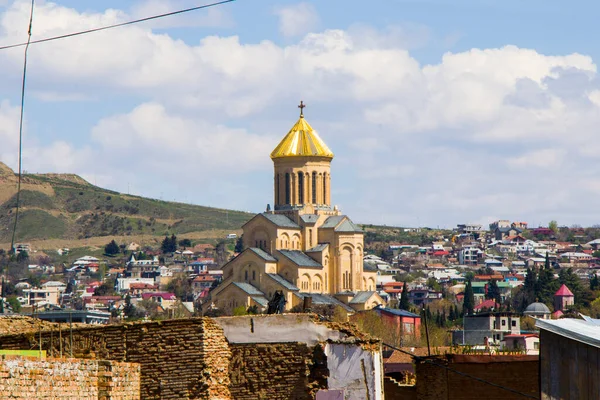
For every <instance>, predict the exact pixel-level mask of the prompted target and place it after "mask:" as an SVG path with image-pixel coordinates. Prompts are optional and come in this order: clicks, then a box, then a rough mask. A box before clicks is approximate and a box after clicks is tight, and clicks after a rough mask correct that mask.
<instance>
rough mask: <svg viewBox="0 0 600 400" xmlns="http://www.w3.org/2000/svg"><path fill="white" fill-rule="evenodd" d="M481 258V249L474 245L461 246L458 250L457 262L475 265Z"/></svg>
mask: <svg viewBox="0 0 600 400" xmlns="http://www.w3.org/2000/svg"><path fill="white" fill-rule="evenodd" d="M482 259H483V251H482V250H481V249H479V248H477V247H475V246H469V247H463V248H462V249H460V250H459V251H458V263H459V264H461V265H477V264H479V262H480V261H481V260H482Z"/></svg>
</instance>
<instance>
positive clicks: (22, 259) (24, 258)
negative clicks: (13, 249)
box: [17, 251, 29, 263]
mask: <svg viewBox="0 0 600 400" xmlns="http://www.w3.org/2000/svg"><path fill="white" fill-rule="evenodd" d="M27 260H29V254H28V253H27V252H26V251H21V252H19V254H17V262H19V263H20V262H25V261H27Z"/></svg>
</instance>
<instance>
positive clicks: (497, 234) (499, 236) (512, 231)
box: [493, 226, 523, 240]
mask: <svg viewBox="0 0 600 400" xmlns="http://www.w3.org/2000/svg"><path fill="white" fill-rule="evenodd" d="M493 233H494V238H495V239H496V240H504V239H506V238H507V237H511V236H517V235H520V234H521V233H523V229H520V228H513V227H512V226H503V227H498V228H496V229H495V230H494V231H493Z"/></svg>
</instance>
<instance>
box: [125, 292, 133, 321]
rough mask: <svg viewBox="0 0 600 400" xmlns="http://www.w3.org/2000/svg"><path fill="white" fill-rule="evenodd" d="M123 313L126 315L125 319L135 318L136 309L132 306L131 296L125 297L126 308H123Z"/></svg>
mask: <svg viewBox="0 0 600 400" xmlns="http://www.w3.org/2000/svg"><path fill="white" fill-rule="evenodd" d="M123 313H124V314H125V318H134V317H135V307H134V306H133V304H131V296H130V295H127V296H125V307H124V308H123Z"/></svg>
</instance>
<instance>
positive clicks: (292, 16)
mask: <svg viewBox="0 0 600 400" xmlns="http://www.w3.org/2000/svg"><path fill="white" fill-rule="evenodd" d="M275 14H276V15H278V16H279V32H281V34H282V35H284V36H287V37H295V36H301V35H304V34H306V33H308V32H311V31H312V30H313V29H315V27H316V26H317V24H318V22H319V15H318V14H317V11H316V10H315V8H314V7H313V6H312V4H310V3H298V4H294V5H291V6H288V7H278V8H277V9H276V10H275Z"/></svg>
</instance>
